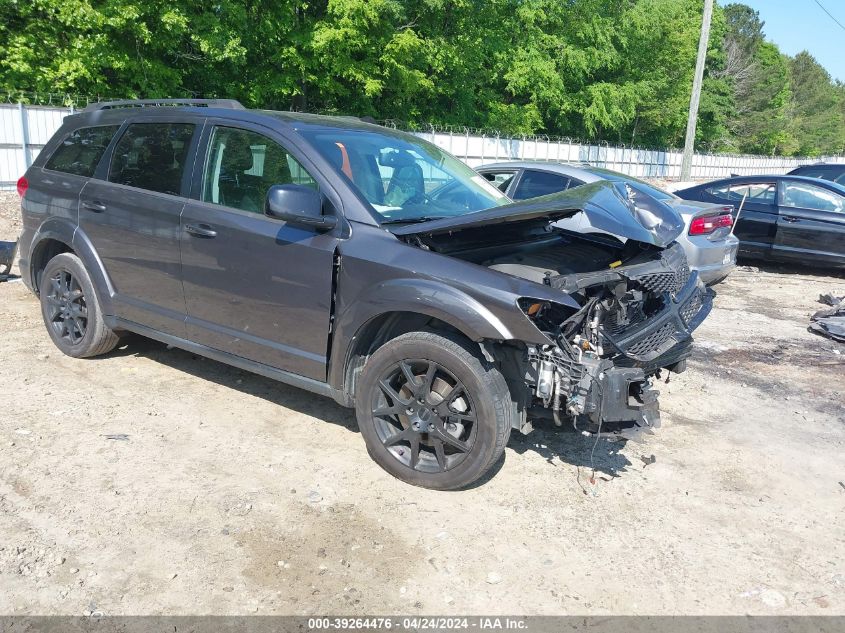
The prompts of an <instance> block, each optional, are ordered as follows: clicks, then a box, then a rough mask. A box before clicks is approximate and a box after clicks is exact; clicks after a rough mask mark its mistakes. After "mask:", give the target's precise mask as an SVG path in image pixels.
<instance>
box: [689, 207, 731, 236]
mask: <svg viewBox="0 0 845 633" xmlns="http://www.w3.org/2000/svg"><path fill="white" fill-rule="evenodd" d="M732 211H733V209H732V208H731V207H725V208H724V209H722V211H721V212H720V213H715V214H713V215H702V216H700V217H697V218H693V219H692V222H691V223H690V227H689V234H690V235H709V234H710V233H712V232H713V231H715V230H716V229H721V228H728V229H729V228H731V227H732V226H733V223H734V216H733V213H732Z"/></svg>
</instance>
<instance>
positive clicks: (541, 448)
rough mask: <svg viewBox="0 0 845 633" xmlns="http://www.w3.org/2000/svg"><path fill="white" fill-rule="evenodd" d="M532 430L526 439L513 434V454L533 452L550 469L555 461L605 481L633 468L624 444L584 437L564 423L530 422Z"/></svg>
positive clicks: (537, 420)
mask: <svg viewBox="0 0 845 633" xmlns="http://www.w3.org/2000/svg"><path fill="white" fill-rule="evenodd" d="M531 423H532V425H533V426H534V430H533V431H532V432H531V433H529V434H528V435H523V434H522V433H512V434H511V440H510V442H509V443H508V446H509V447H510V448H512V449H513V450H514V451H515V452H516V453H518V454H520V455H521V454H523V453H526V452H527V451H534V452H535V453H538V454H539V455H540V456H542V457H543V458H544V459H545V460H546V462H548V463H549V464H550V465H552V466H557V465H558V464H557V463H556V461H555V458H557V460H559V461H561V462H565V463H567V464H570V465H571V466H575V467H577V468H582V467H583V468H586V469H587V473H586V476H587V477H589V476H590V474H591V473H592V471H593V470H595V472H596V475H597V476H599V475H603V476H604V477H606V478H610V479H612V478H615V477H619V476H620V474H621V473H624V472H626V471H627V470H628V469H629V468H630V467H632V466H633V464H632V463H631V461H630V460H629V459H628V458H627V457H626V456H625V455H624V454H622V453H621V452H620V451H621V449H622V448H623V447H624V446H625V445H626V444H627V440H624V439H621V438H620V439H619V440H617V441H613V442H610V441H608V440H606V439H603V438H600V439H599V440H598V441H596V437H595V436H584V435H582V434H581V433H579V432H578V431H577V430H575V429H574V428H573V427H572V425H571V424H568V423H564V425H563V426H562V427H557V426H555V425H554V423H553V422H552V421H551V420H549V419H546V418H531Z"/></svg>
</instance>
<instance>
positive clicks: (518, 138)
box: [0, 89, 843, 165]
mask: <svg viewBox="0 0 845 633" xmlns="http://www.w3.org/2000/svg"><path fill="white" fill-rule="evenodd" d="M127 98H130V99H131V98H134V97H125V96H122V97H114V96H104V95H97V96H91V95H80V94H74V93H69V92H64V93H56V92H32V91H24V90H9V89H7V90H5V91H2V90H0V103H7V104H14V105H17V104H23V105H28V106H41V107H54V108H75V109H81V108H84V107H85V106H87V105H90V104H91V103H99V102H102V101H118V100H123V99H127ZM169 98H172V97H169ZM175 98H184V99H197V98H209V99H212V98H215V97H199V96H198V95H197V94H196V93H193V94H190V93H188V94H185V95H183V96H181V97H175ZM332 114H336V113H332ZM378 123H379V124H380V125H383V126H385V127H388V128H392V129H394V130H401V131H405V132H412V133H415V134H426V133H428V134H432V135H433V134H449V135H452V136H455V135H461V136H465V137H470V136H480V137H482V138H483V139H491V140H496V141H497V142H499V143H514V142H522V143H550V144H566V145H576V146H581V147H585V148H588V151H593V149H595V151H596V152H598V153H599V154H600V153H601V152H602V150H604V151H605V152H606V151H607V150H609V149H614V150H620V149H621V150H625V151H632V152H649V153H653V152H657V153H658V154H661V153H662V154H675V153H681V152H682V150H681V149H680V148H675V147H654V146H648V145H626V144H625V143H611V142H609V141H604V140H587V139H581V138H577V137H569V136H555V135H547V134H514V133H509V132H502V131H501V130H497V129H494V128H481V127H471V126H465V125H456V124H448V123H419V122H414V121H402V120H399V119H384V120H381V121H379V122H378ZM695 154H696V155H697V156H704V157H714V158H730V159H738V160H745V159H751V160H765V161H766V162H767V163H769V164H777V162H778V161H779V162H781V164H783V165H792V164H797V162H807V161H819V160H823V159H826V158H839V157H841V156H843V154H841V153H839V154H826V155H824V156H770V155H765V154H736V153H730V152H712V151H709V152H708V151H697V152H696V153H695ZM594 159H595V160H601V157H600V156H595V157H594ZM541 160H542V159H541ZM547 160H558V159H557V158H555V157H548V156H547Z"/></svg>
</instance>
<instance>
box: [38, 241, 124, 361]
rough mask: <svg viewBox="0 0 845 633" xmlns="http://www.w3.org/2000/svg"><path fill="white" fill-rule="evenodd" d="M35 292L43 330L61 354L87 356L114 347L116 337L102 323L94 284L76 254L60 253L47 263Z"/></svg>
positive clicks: (108, 350)
mask: <svg viewBox="0 0 845 633" xmlns="http://www.w3.org/2000/svg"><path fill="white" fill-rule="evenodd" d="M39 294H40V298H41V316H42V317H43V318H44V325H45V326H46V327H47V333H48V334H49V335H50V338H51V339H52V340H53V343H54V344H55V345H56V347H58V348H59V349H60V350H61V351H62V353H64V354H67V355H68V356H72V357H74V358H89V357H91V356H99V355H100V354H105V353H106V352H110V351H111V350H113V349H114V348H115V347H116V346H117V343H118V340H119V338H118V336H117V334H115V333H114V332H113V331H112V330H110V329H109V328H108V326H106V323H105V320H104V319H103V311H102V309H101V308H100V302H99V301H98V300H97V294H96V292H95V291H94V284H93V283H92V282H91V277H90V276H89V275H88V271H87V270H85V266H84V265H83V263H82V261H81V260H80V259H79V258H78V257H77V256H76V255H74V254H73V253H61V254H59V255H56V256H55V257H54V258H53V259H51V260H50V261H49V262H47V266H45V267H44V272H43V273H42V274H41V283H40V288H39Z"/></svg>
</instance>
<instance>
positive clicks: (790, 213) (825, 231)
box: [774, 180, 845, 265]
mask: <svg viewBox="0 0 845 633" xmlns="http://www.w3.org/2000/svg"><path fill="white" fill-rule="evenodd" d="M774 250H775V253H776V255H777V256H778V257H779V258H784V259H791V260H795V261H799V262H805V263H817V264H824V263H830V264H840V265H841V264H845V198H843V196H842V195H841V194H839V193H837V192H835V191H832V190H830V189H827V188H825V187H820V186H817V185H815V184H811V183H807V182H800V181H789V180H783V181H781V188H780V205H779V215H778V221H777V234H776V237H775V245H774Z"/></svg>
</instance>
